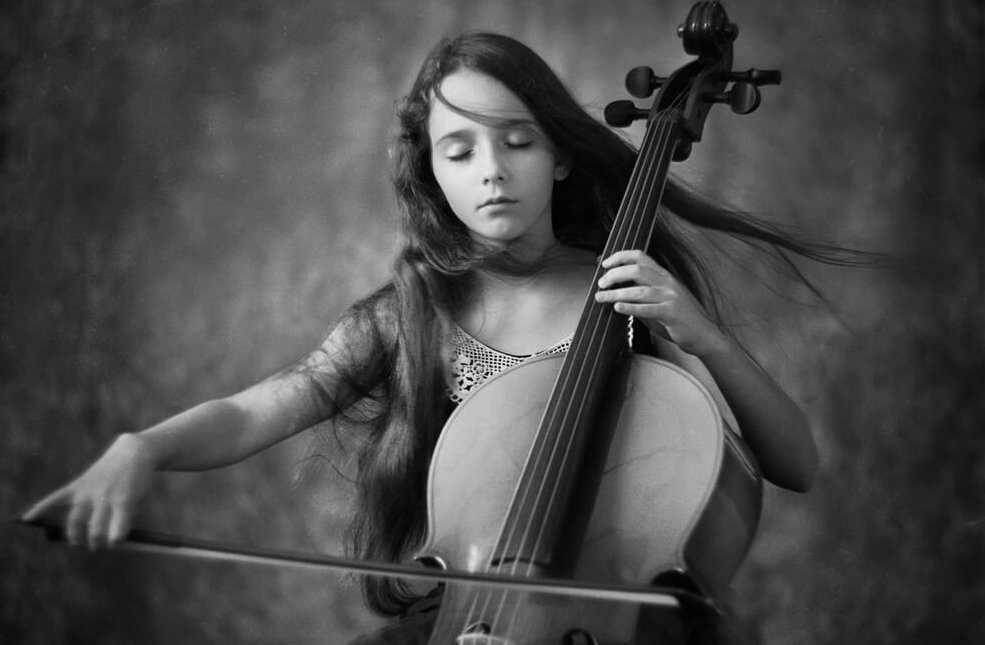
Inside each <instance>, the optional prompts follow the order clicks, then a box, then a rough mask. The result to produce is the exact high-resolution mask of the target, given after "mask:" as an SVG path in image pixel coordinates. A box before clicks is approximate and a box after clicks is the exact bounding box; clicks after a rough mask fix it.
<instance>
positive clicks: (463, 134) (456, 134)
mask: <svg viewBox="0 0 985 645" xmlns="http://www.w3.org/2000/svg"><path fill="white" fill-rule="evenodd" d="M472 136H473V135H472V132H471V130H469V129H467V128H462V129H459V130H455V131H453V132H449V133H447V134H443V135H441V137H440V138H439V139H438V140H437V141H435V142H434V144H433V145H434V146H435V147H437V146H439V145H441V143H442V142H444V141H445V140H446V139H468V138H470V137H472Z"/></svg>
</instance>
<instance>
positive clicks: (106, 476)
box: [23, 434, 155, 549]
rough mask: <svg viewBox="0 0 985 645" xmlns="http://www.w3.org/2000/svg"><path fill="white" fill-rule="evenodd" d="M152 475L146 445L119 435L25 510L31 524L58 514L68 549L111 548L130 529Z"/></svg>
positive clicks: (149, 453)
mask: <svg viewBox="0 0 985 645" xmlns="http://www.w3.org/2000/svg"><path fill="white" fill-rule="evenodd" d="M154 470H155V463H154V459H153V458H152V455H151V450H150V449H149V446H148V445H147V442H146V440H145V439H144V438H143V437H140V436H138V435H135V434H121V435H120V436H118V437H117V438H116V440H115V441H114V442H113V443H112V444H111V445H110V447H109V448H108V449H107V450H106V452H105V453H103V455H102V456H101V457H100V458H99V459H97V460H96V462H95V463H93V464H92V466H90V467H89V469H88V470H86V471H85V472H84V473H82V475H80V476H79V477H78V478H76V479H75V480H73V481H72V482H70V483H68V484H66V485H65V486H63V487H61V488H59V489H58V490H56V491H55V492H53V493H51V494H50V495H48V496H47V497H45V498H44V499H42V500H41V501H40V502H38V503H37V504H35V505H34V506H32V507H31V508H30V510H28V511H27V512H26V513H25V514H24V517H23V519H24V520H25V521H28V522H29V521H31V520H35V519H38V518H40V517H43V516H49V517H51V516H53V515H56V514H58V513H57V512H58V511H60V510H61V509H64V513H65V536H66V538H67V539H68V541H69V543H70V544H72V545H73V546H88V547H89V548H90V549H100V548H105V547H108V546H115V545H116V544H117V543H119V542H120V541H121V540H122V539H123V538H124V537H126V535H127V533H128V532H129V530H130V524H131V522H132V520H133V516H134V513H135V511H136V508H137V505H138V503H139V502H140V500H141V499H142V498H143V496H144V495H145V494H146V492H147V489H148V488H150V483H151V476H152V475H153V473H154Z"/></svg>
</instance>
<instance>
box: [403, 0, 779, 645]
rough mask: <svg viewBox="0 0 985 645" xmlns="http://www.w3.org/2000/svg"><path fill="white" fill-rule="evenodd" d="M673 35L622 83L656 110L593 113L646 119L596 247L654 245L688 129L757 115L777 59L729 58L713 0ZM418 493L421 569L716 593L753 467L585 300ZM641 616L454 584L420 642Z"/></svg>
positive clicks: (475, 643) (587, 631)
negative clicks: (767, 62)
mask: <svg viewBox="0 0 985 645" xmlns="http://www.w3.org/2000/svg"><path fill="white" fill-rule="evenodd" d="M678 35H679V36H680V37H681V38H682V40H683V44H684V48H685V51H686V52H687V53H689V54H692V55H694V56H696V59H695V60H693V61H692V62H690V63H688V64H686V65H685V66H683V67H682V68H680V69H679V70H677V71H675V72H674V73H673V74H671V75H670V76H669V77H667V78H659V77H657V76H655V75H654V74H653V72H652V70H650V68H647V67H638V68H635V69H633V70H632V71H630V72H629V74H628V75H627V79H626V85H627V88H628V89H629V91H630V93H631V94H633V95H634V96H637V97H639V98H645V97H648V96H650V95H651V94H653V93H654V92H655V91H656V97H655V98H654V101H653V104H652V107H651V108H650V109H648V110H643V109H639V108H637V107H636V106H635V105H634V104H633V103H632V102H630V101H618V102H616V103H613V104H610V105H609V106H608V107H607V108H606V114H605V116H606V121H607V122H608V123H609V125H612V126H618V127H622V126H626V125H629V124H630V123H631V122H632V121H634V120H636V119H641V118H645V119H646V121H647V127H646V134H645V136H644V138H643V142H642V144H641V146H640V151H639V156H638V158H637V161H636V164H635V166H634V169H633V172H632V175H631V177H630V180H629V184H628V187H627V190H626V193H625V196H624V198H623V201H622V203H621V205H620V208H619V210H618V212H617V215H616V218H615V221H614V223H613V226H612V230H611V232H610V235H609V238H608V241H607V243H606V246H605V250H604V252H603V256H605V257H608V256H610V255H612V254H613V253H615V252H617V251H621V250H629V249H639V250H644V251H647V250H649V249H650V248H651V244H652V242H653V237H654V229H655V227H654V224H655V222H656V221H657V218H659V217H661V216H662V213H661V211H660V209H659V205H660V201H661V196H662V193H663V188H664V185H665V182H666V179H667V172H668V169H669V167H670V164H671V162H672V161H682V160H684V159H686V158H687V157H688V155H689V154H690V151H691V147H692V144H693V143H694V142H696V141H699V140H700V138H701V135H702V131H703V127H704V122H705V118H706V116H707V114H708V111H709V109H710V107H711V106H712V105H713V104H715V103H728V104H729V105H730V106H731V108H732V110H733V111H734V112H736V113H739V114H746V113H749V112H752V111H753V110H755V109H756V107H758V105H759V102H760V92H759V89H758V86H759V85H764V84H776V83H779V81H780V75H779V72H776V71H761V70H755V69H752V70H749V71H748V72H733V71H732V42H733V41H734V40H735V38H736V36H737V35H738V28H737V27H736V25H735V24H734V23H731V22H730V21H729V19H728V16H727V14H726V13H725V10H724V9H723V8H722V6H721V4H720V3H718V2H698V3H697V4H695V5H694V7H693V8H692V9H691V11H690V13H689V14H688V16H687V19H686V20H685V22H684V24H682V25H681V26H680V27H679V29H678ZM602 271H603V269H602V268H601V267H599V268H598V269H597V270H596V274H595V276H594V281H595V282H597V281H598V279H599V278H600V277H601V274H602ZM427 495H428V498H427V500H428V527H427V528H428V533H427V535H428V538H427V539H426V541H425V545H424V547H423V549H422V550H421V553H420V555H419V556H418V559H419V560H420V561H422V562H424V563H425V564H428V565H431V566H434V567H438V568H441V569H445V570H450V571H468V572H473V573H477V574H483V575H502V576H505V577H510V578H521V579H529V578H540V577H545V576H546V577H551V578H558V577H570V578H572V579H574V580H578V581H580V582H588V583H597V584H600V585H605V584H614V583H615V584H624V585H629V586H637V587H645V586H647V585H652V584H668V583H673V584H675V585H678V586H680V587H682V588H683V589H685V590H687V591H689V592H693V593H695V594H699V595H700V596H703V597H708V598H715V597H720V596H721V595H722V594H723V593H724V592H725V591H726V589H727V586H728V584H729V581H730V580H731V578H732V576H733V575H734V573H735V571H736V570H737V569H738V567H739V565H740V564H741V562H742V560H743V558H744V557H745V554H746V553H747V551H748V549H749V547H750V545H751V542H752V539H753V537H754V535H755V530H756V525H757V523H758V519H759V514H760V508H761V498H762V479H761V477H760V474H759V471H758V467H757V465H756V463H755V460H754V459H753V457H752V455H751V454H750V453H749V451H748V449H746V448H745V446H744V444H743V443H742V441H741V439H740V438H739V437H738V435H737V434H736V433H735V432H734V431H732V430H731V429H729V428H728V427H726V425H725V424H724V422H723V419H722V417H721V415H720V413H719V412H718V409H717V407H716V405H715V403H714V401H713V400H712V398H711V395H710V394H709V393H708V391H707V390H706V389H705V388H704V387H703V386H702V385H701V384H700V383H699V382H698V381H697V380H696V379H695V378H694V377H692V376H691V375H690V374H688V373H687V372H685V371H684V370H682V369H680V368H679V367H676V366H675V365H673V364H671V363H668V362H666V361H662V360H659V359H656V358H652V357H649V356H643V355H640V354H634V353H632V352H631V351H630V348H629V346H628V343H627V324H626V319H625V318H624V317H621V316H620V315H619V314H616V313H615V312H614V311H613V310H612V309H611V307H608V306H605V305H602V304H599V303H597V302H595V300H594V298H592V297H591V295H589V297H588V299H587V301H586V303H585V305H584V307H583V309H582V314H581V316H580V318H579V322H578V325H577V327H576V330H575V333H574V337H573V340H572V344H571V348H570V350H569V351H568V352H567V354H565V355H544V356H539V357H537V358H534V359H531V360H529V361H526V362H524V363H521V364H520V365H517V366H515V367H513V368H510V369H508V370H506V371H504V372H501V373H499V374H497V375H496V376H494V377H492V378H490V379H489V380H488V381H486V382H485V383H484V384H483V385H482V386H481V387H479V388H477V389H476V390H475V391H474V392H473V393H472V394H471V395H470V396H469V397H468V398H466V399H465V400H464V401H463V402H462V403H461V404H460V405H459V406H458V407H457V408H456V410H455V411H454V412H453V413H452V415H451V417H450V418H449V419H448V421H447V423H446V425H445V427H444V429H443V430H442V433H441V435H440V437H439V438H438V442H437V444H436V446H435V450H434V453H433V456H432V459H431V465H430V472H429V478H428V494H427ZM463 500H464V501H465V503H464V504H463ZM473 501H474V503H473ZM639 618H640V609H639V605H636V604H634V603H612V602H605V601H598V600H594V599H591V598H573V597H570V596H559V595H552V594H543V593H533V592H528V591H518V590H511V589H503V588H488V587H482V588H476V587H473V586H470V585H468V584H462V583H459V582H449V583H448V584H446V586H445V589H444V597H443V600H442V605H441V608H440V610H439V613H438V617H437V620H436V624H435V628H434V631H433V633H432V636H431V638H430V641H429V642H430V643H432V644H434V645H448V644H450V643H456V644H457V645H526V644H531V645H532V644H539V643H544V644H547V643H596V644H598V643H629V642H634V641H635V640H636V638H637V636H636V635H635V634H636V633H637V632H636V627H635V626H636V624H637V622H638V621H639Z"/></svg>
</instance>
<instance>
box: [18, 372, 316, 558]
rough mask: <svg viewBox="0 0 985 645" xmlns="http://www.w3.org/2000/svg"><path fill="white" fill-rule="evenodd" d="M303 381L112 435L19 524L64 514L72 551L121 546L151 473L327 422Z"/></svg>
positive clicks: (211, 461) (237, 452) (222, 457)
mask: <svg viewBox="0 0 985 645" xmlns="http://www.w3.org/2000/svg"><path fill="white" fill-rule="evenodd" d="M331 407H332V406H331V404H330V403H328V402H326V401H324V397H315V396H312V395H311V393H310V384H309V382H308V380H307V379H306V378H305V377H304V375H303V374H301V373H300V372H299V371H297V370H288V371H285V372H282V373H280V374H278V375H275V376H273V377H271V378H270V379H267V380H266V381H263V382H261V383H258V384H256V385H254V386H252V387H250V388H248V389H246V390H244V391H242V392H239V393H237V394H234V395H232V396H229V397H226V398H222V399H216V400H213V401H208V402H206V403H202V404H201V405H198V406H196V407H194V408H191V409H190V410H187V411H185V412H182V413H181V414H178V415H176V416H174V417H171V418H170V419H167V420H166V421H164V422H162V423H160V424H158V425H156V426H153V427H151V428H149V429H147V430H144V431H143V432H139V433H133V434H122V435H119V436H118V437H117V438H116V439H115V440H114V441H113V443H112V444H110V446H109V448H108V449H107V450H106V452H105V453H103V455H102V456H101V457H99V458H98V459H97V460H96V461H95V462H94V463H93V464H92V465H91V466H90V467H89V468H88V469H87V470H86V471H85V472H84V473H82V475H80V476H79V477H78V478H76V479H75V480H73V481H71V482H69V483H68V484H67V485H65V486H63V487H62V488H60V489H58V490H56V491H54V492H53V493H51V494H50V495H48V496H47V497H45V498H44V499H42V500H41V501H40V502H38V503H37V504H35V505H34V506H33V507H32V508H31V509H30V510H28V511H27V513H25V515H24V519H25V520H27V521H30V520H33V519H37V518H39V517H42V516H52V515H58V514H64V518H65V519H64V521H65V532H66V537H67V538H68V540H69V542H70V543H71V544H73V545H77V546H78V545H88V546H89V547H90V548H100V547H104V546H112V545H115V544H116V543H118V542H119V541H120V540H122V539H123V538H124V537H125V536H126V534H127V532H128V531H129V529H130V524H131V521H132V519H133V516H134V514H135V512H136V509H137V506H138V504H139V502H140V500H141V499H142V498H143V496H144V495H145V493H146V492H147V490H148V488H149V487H150V482H151V477H152V475H153V473H154V472H155V471H158V470H206V469H210V468H218V467H220V466H225V465H229V464H233V463H236V462H238V461H240V460H242V459H245V458H246V457H249V456H250V455H253V454H254V453H257V452H259V451H261V450H263V449H264V448H267V447H269V446H271V445H273V444H275V443H277V442H279V441H281V440H283V439H286V438H288V437H290V436H292V435H294V434H296V433H297V432H299V431H301V430H303V429H305V428H307V427H309V426H311V425H314V424H315V423H317V422H318V421H320V420H322V419H326V418H328V417H329V416H331V415H332V413H333V412H334V410H332V409H331Z"/></svg>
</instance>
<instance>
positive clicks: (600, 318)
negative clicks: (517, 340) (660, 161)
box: [535, 122, 672, 551]
mask: <svg viewBox="0 0 985 645" xmlns="http://www.w3.org/2000/svg"><path fill="white" fill-rule="evenodd" d="M655 129H657V130H658V132H659V135H660V136H659V138H658V139H659V143H658V144H656V153H657V154H655V155H652V156H648V157H647V159H646V162H647V163H645V164H642V166H643V170H642V172H641V173H640V174H641V175H642V180H641V181H639V182H638V183H637V184H636V185H634V186H633V191H632V193H633V199H632V200H630V201H631V203H632V202H636V203H635V205H633V206H632V210H630V211H629V212H630V213H637V212H640V207H641V204H640V198H641V197H642V198H643V202H644V205H645V202H646V201H647V200H648V199H649V198H650V197H651V196H652V194H653V186H654V185H655V184H656V179H657V174H658V171H659V165H655V164H654V163H653V157H657V158H659V157H660V156H661V155H662V154H663V152H664V150H665V149H666V146H667V144H668V141H669V135H670V134H671V132H672V127H671V126H670V125H668V124H666V123H663V122H662V123H660V124H659V125H658V126H657V127H656V128H655ZM645 152H648V151H647V150H644V153H645ZM645 219H646V218H643V217H636V218H630V217H628V216H627V217H625V218H622V226H620V227H618V228H617V230H616V231H613V235H612V238H613V241H614V242H613V244H612V246H613V247H615V248H626V247H627V246H628V244H627V242H628V241H630V240H632V239H633V238H636V240H638V239H639V234H640V230H641V228H640V227H641V226H642V225H643V222H644V221H645ZM633 228H635V229H636V230H635V231H634V230H633ZM592 314H594V315H593V316H592V318H594V325H595V330H594V332H595V333H589V334H586V335H585V337H586V339H587V340H585V341H583V342H586V343H588V344H589V345H588V348H587V349H586V350H584V351H585V354H586V355H585V356H584V357H582V358H581V360H580V361H579V362H580V369H579V373H578V374H576V375H575V377H574V380H575V382H574V385H573V387H574V388H578V386H579V385H581V386H582V389H584V384H585V383H586V382H587V381H588V380H589V379H590V378H591V377H594V376H595V375H596V374H597V371H598V370H599V369H601V368H600V366H599V360H598V357H599V355H600V353H601V351H602V348H601V347H600V346H598V345H597V344H596V345H592V343H591V341H592V340H595V341H596V343H597V342H598V340H599V339H600V337H601V336H600V335H599V334H598V328H599V325H602V324H604V325H605V327H606V329H605V332H606V333H607V332H608V331H609V329H610V328H611V324H612V323H613V322H615V319H616V317H615V316H613V315H610V314H609V312H608V311H605V310H603V309H602V308H599V307H594V308H593V310H592ZM579 350H580V347H579V348H576V349H575V351H576V352H578V351H579ZM585 366H589V368H590V371H591V374H590V376H589V377H587V378H586V376H585ZM575 400H577V401H579V402H580V405H579V406H578V410H577V411H575V412H572V410H571V408H572V402H573V401H575ZM566 401H567V403H568V405H567V407H566V409H565V410H564V411H563V416H562V418H561V422H560V425H559V426H557V427H558V428H561V429H564V428H569V427H572V423H574V422H572V421H571V420H570V418H571V417H572V416H574V419H575V420H577V419H579V418H580V417H581V415H582V414H583V408H584V405H585V397H581V396H570V395H569V396H568V397H566ZM575 422H576V421H575ZM563 438H564V437H563V436H560V435H559V436H558V437H557V440H558V441H560V440H561V439H563ZM570 449H571V442H570V441H569V442H567V444H566V445H565V447H564V451H563V456H562V462H561V466H560V468H561V469H562V471H563V469H564V468H565V467H566V466H567V464H568V463H569V462H570ZM556 453H557V447H556V446H555V447H553V448H552V455H551V459H552V460H553V458H554V456H555V454H556ZM548 466H550V464H548ZM541 481H545V480H544V479H543V478H542V480H541ZM558 485H559V480H556V481H555V486H554V488H553V490H552V491H551V492H550V494H548V495H540V497H543V498H544V499H546V500H547V504H548V510H550V509H551V506H552V505H556V504H558V503H559V500H558V499H557V487H558ZM562 501H563V500H562ZM537 539H538V547H539V540H541V539H543V535H538V538H537ZM535 551H536V549H535Z"/></svg>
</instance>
